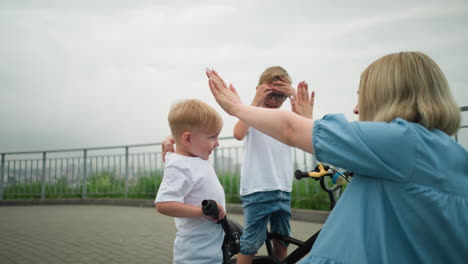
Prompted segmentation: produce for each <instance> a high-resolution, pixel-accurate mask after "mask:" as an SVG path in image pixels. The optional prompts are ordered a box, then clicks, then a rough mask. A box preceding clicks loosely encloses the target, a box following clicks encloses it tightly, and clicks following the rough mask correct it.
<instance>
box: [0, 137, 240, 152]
mask: <svg viewBox="0 0 468 264" xmlns="http://www.w3.org/2000/svg"><path fill="white" fill-rule="evenodd" d="M226 139H234V137H220V138H218V140H226ZM161 144H162V143H145V144H132V145H120V146H107V147H92V148H73V149H52V150H34V151H15V152H1V153H0V154H5V155H21V154H35V153H43V152H47V153H53V152H78V151H83V150H88V151H90V150H105V149H119V148H123V149H125V148H127V147H128V148H138V147H149V146H161Z"/></svg>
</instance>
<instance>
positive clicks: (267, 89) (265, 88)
mask: <svg viewBox="0 0 468 264" xmlns="http://www.w3.org/2000/svg"><path fill="white" fill-rule="evenodd" d="M272 92H273V89H272V87H271V86H270V85H269V84H265V83H263V84H260V85H259V86H257V91H256V92H255V97H254V99H253V101H252V105H253V106H261V105H262V103H263V101H264V100H265V97H266V96H267V95H268V94H270V93H272Z"/></svg>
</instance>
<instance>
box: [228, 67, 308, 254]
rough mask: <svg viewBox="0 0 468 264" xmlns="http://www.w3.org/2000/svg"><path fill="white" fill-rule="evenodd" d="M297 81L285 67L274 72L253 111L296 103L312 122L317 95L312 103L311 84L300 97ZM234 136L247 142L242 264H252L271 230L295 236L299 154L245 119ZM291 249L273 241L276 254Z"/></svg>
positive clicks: (264, 80) (261, 86)
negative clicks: (293, 196)
mask: <svg viewBox="0 0 468 264" xmlns="http://www.w3.org/2000/svg"><path fill="white" fill-rule="evenodd" d="M291 83H292V80H291V77H290V76H289V74H288V72H287V71H286V70H285V69H283V68H282V67H279V66H276V67H269V68H267V69H266V70H265V71H264V72H263V73H262V75H261V76H260V79H259V82H258V86H257V91H256V94H255V97H254V99H253V101H252V105H253V106H257V107H263V108H280V107H281V106H282V105H283V103H284V101H285V100H286V99H287V98H290V99H291V106H292V110H293V112H295V113H297V114H299V115H301V116H304V117H306V118H312V105H313V102H314V93H312V95H311V98H310V101H309V96H308V91H307V89H308V84H307V83H305V82H304V81H302V82H300V83H299V85H298V92H297V94H296V92H295V90H294V88H292V87H291ZM234 137H235V138H236V139H238V140H243V139H244V138H245V141H244V157H243V161H242V170H241V184H240V195H241V201H242V207H243V212H244V230H243V234H242V237H241V240H240V246H241V249H240V254H239V255H238V257H237V263H252V260H253V258H254V256H255V254H256V252H257V250H258V249H259V248H260V247H261V246H262V244H263V243H264V241H265V238H266V231H267V225H268V222H270V231H271V232H274V233H279V234H282V235H288V236H289V235H290V232H291V227H290V224H289V221H290V218H291V190H292V181H293V149H292V148H291V147H289V146H287V145H285V144H283V143H281V142H280V141H278V140H276V139H274V138H272V137H270V136H267V135H266V134H264V133H262V132H260V131H258V130H256V129H254V128H252V127H249V125H247V124H246V123H244V122H242V121H241V120H239V121H238V122H237V124H236V125H235V127H234ZM287 246H288V245H287V244H283V243H282V242H280V241H277V240H273V249H274V254H275V256H276V257H277V258H279V259H284V258H285V257H286V256H287Z"/></svg>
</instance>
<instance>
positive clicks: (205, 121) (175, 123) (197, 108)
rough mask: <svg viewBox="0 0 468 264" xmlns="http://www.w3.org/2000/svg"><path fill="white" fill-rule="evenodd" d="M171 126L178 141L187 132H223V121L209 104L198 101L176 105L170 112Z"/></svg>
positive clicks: (185, 101)
mask: <svg viewBox="0 0 468 264" xmlns="http://www.w3.org/2000/svg"><path fill="white" fill-rule="evenodd" d="M167 119H168V121H169V126H170V128H171V133H172V136H173V137H174V139H175V140H176V141H178V138H179V137H180V136H181V135H182V134H183V133H184V132H187V131H192V129H195V128H203V129H205V130H206V131H209V132H211V131H221V128H222V127H223V119H222V118H221V116H220V115H219V113H218V112H217V111H216V110H214V109H213V108H212V107H211V106H209V105H208V104H207V103H204V102H202V101H200V100H197V99H187V100H183V101H180V102H178V103H176V104H174V105H173V106H172V107H171V109H170V110H169V116H168V118H167Z"/></svg>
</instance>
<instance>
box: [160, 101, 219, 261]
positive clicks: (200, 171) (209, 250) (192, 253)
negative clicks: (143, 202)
mask: <svg viewBox="0 0 468 264" xmlns="http://www.w3.org/2000/svg"><path fill="white" fill-rule="evenodd" d="M168 120H169V126H170V128H171V132H172V137H173V138H174V141H175V145H176V149H175V152H168V153H167V154H166V156H165V161H166V162H165V168H164V178H163V180H162V182H161V185H160V187H159V190H158V193H157V195H156V199H155V205H156V209H157V211H158V212H159V213H161V214H164V215H167V216H172V217H174V218H175V225H176V228H177V233H176V238H175V241H174V260H173V263H207V264H208V263H210V264H212V263H222V260H223V259H222V258H223V255H222V251H221V246H222V243H223V238H224V232H223V230H222V227H221V225H218V224H216V223H215V220H214V219H211V218H209V217H207V216H204V215H203V213H202V209H201V202H202V201H203V200H204V199H212V200H215V201H216V202H217V204H218V209H219V211H220V214H219V217H220V219H222V218H224V216H225V212H224V207H225V197H224V189H223V187H222V186H221V184H220V182H219V180H218V178H217V176H216V173H215V171H214V169H213V167H212V166H211V165H210V163H209V161H208V158H209V156H210V154H211V153H212V151H213V150H214V149H215V148H216V147H218V145H219V143H218V135H219V133H220V131H221V128H222V126H223V121H222V119H221V116H220V115H219V114H218V113H217V112H216V111H215V110H214V109H213V108H212V107H210V106H209V105H207V104H206V103H203V102H201V101H199V100H196V99H189V100H185V101H182V102H179V103H177V104H175V105H174V106H172V108H171V110H170V112H169V117H168Z"/></svg>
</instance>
